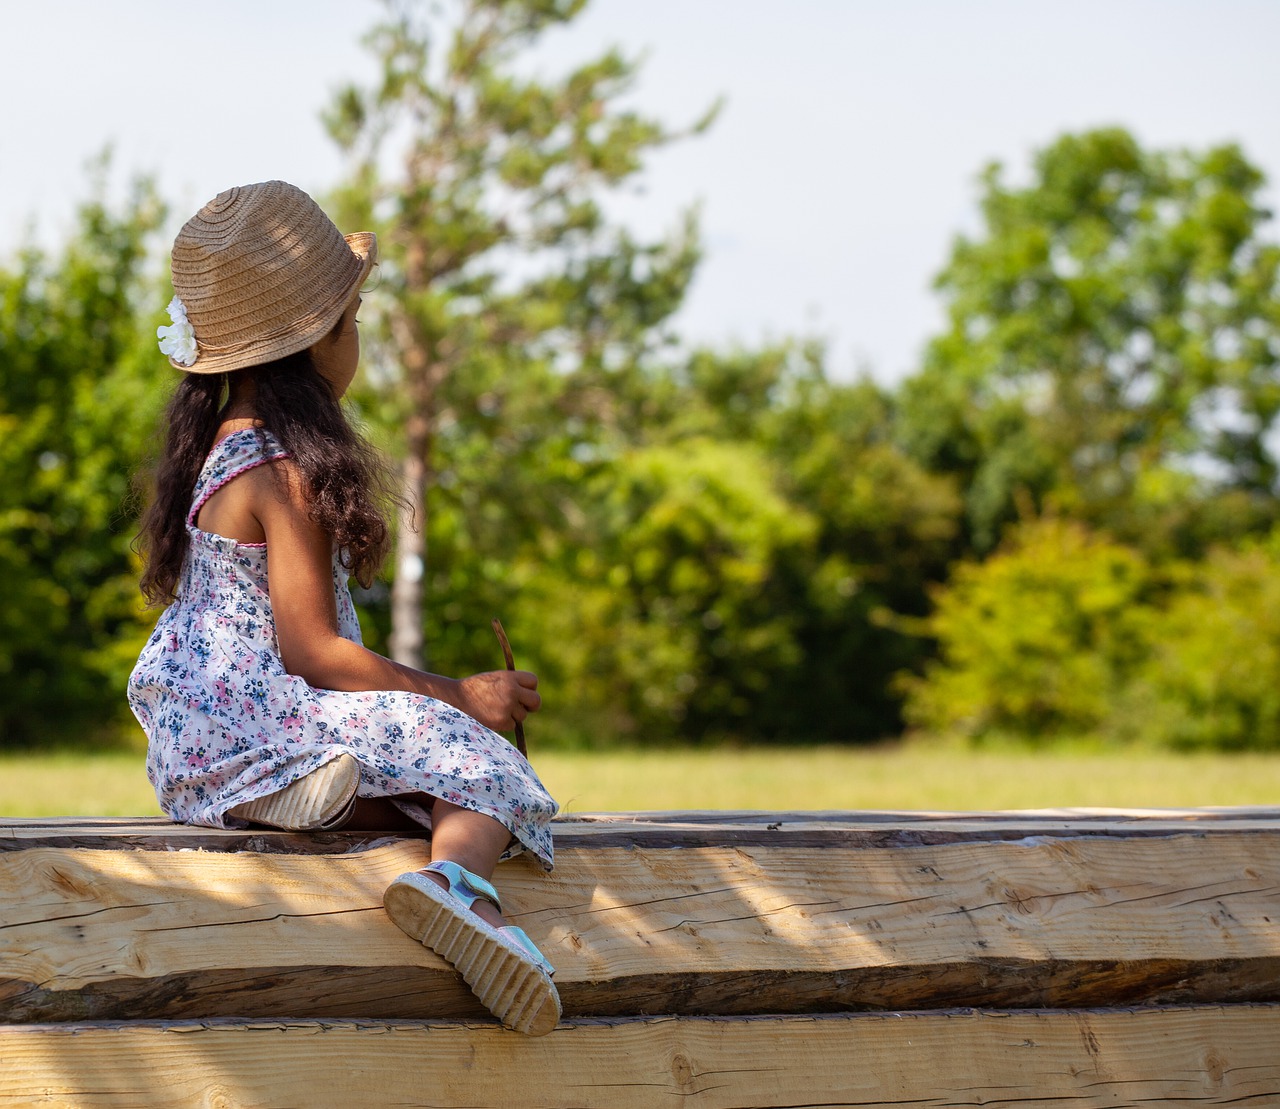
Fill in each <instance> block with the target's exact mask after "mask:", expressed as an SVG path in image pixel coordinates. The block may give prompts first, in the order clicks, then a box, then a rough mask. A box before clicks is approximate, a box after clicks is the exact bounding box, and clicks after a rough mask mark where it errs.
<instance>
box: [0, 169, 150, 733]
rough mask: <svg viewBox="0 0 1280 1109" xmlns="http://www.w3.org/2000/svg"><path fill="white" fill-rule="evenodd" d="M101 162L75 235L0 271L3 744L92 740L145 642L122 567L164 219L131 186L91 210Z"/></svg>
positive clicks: (121, 712)
mask: <svg viewBox="0 0 1280 1109" xmlns="http://www.w3.org/2000/svg"><path fill="white" fill-rule="evenodd" d="M105 173H106V162H105V159H104V161H103V162H102V163H101V164H100V165H99V167H98V169H97V171H96V187H95V190H94V194H93V196H92V198H91V199H90V200H89V201H88V202H86V203H85V204H84V205H83V206H82V207H81V208H80V210H79V214H78V223H77V227H76V231H75V234H74V236H73V237H72V238H71V239H70V241H69V242H68V243H67V245H66V246H65V247H64V248H63V249H62V250H61V252H60V253H58V254H56V255H54V256H50V255H48V254H46V253H45V252H43V251H41V250H38V249H36V248H35V247H29V248H27V249H26V250H24V251H23V252H22V253H21V254H20V255H19V257H18V258H17V259H16V264H15V265H14V266H13V267H12V268H10V269H5V270H0V469H2V470H3V472H4V475H5V480H4V483H3V486H2V487H0V577H3V580H4V581H5V582H6V583H7V584H6V587H5V589H4V590H3V593H2V594H0V743H2V744H6V745H15V744H27V743H37V742H46V743H47V742H51V741H56V740H69V739H80V740H83V739H85V738H101V737H103V736H105V735H107V734H108V732H109V726H110V725H112V724H115V723H118V722H119V721H120V720H121V718H122V717H123V716H126V715H127V709H126V707H125V703H124V696H123V688H124V679H125V676H126V675H127V673H128V671H129V668H130V667H131V666H132V664H133V662H134V660H135V659H136V656H137V651H138V649H139V647H140V646H141V638H142V636H143V635H144V634H145V631H144V620H143V617H142V616H141V613H140V598H139V596H138V589H137V570H136V566H134V565H133V563H132V562H131V559H130V553H129V541H130V538H131V536H132V533H133V523H134V521H133V518H132V516H131V514H130V512H129V511H128V502H129V500H130V489H129V479H130V474H131V473H132V471H133V469H134V467H135V465H136V463H137V462H138V460H139V459H140V458H141V457H142V456H143V455H144V453H145V451H146V449H147V442H148V436H149V434H150V432H151V431H152V429H153V427H154V423H155V418H156V416H157V410H158V407H159V405H160V403H162V400H163V389H162V387H161V386H160V384H159V382H158V381H157V380H156V379H157V376H158V375H159V374H160V373H162V372H164V371H163V370H162V369H157V366H163V359H160V358H158V357H157V356H156V353H155V343H154V338H152V337H151V336H152V335H153V334H154V331H153V330H152V331H151V332H150V333H149V332H148V327H152V328H153V326H154V325H153V324H146V323H144V322H142V321H143V318H144V317H142V316H141V315H140V313H141V312H142V311H143V310H144V309H143V307H142V306H140V301H142V302H144V304H145V310H148V311H149V310H150V309H152V308H154V306H155V305H156V304H158V303H160V301H159V299H158V294H157V293H155V292H154V283H153V282H151V281H149V280H148V278H147V276H146V273H145V262H146V245H147V237H148V235H149V233H150V232H151V231H153V230H154V229H155V228H156V227H157V226H158V224H159V222H160V220H161V219H162V216H163V212H162V208H161V206H160V204H159V203H158V201H157V199H156V197H155V194H154V192H153V190H152V187H151V185H150V184H149V183H148V182H146V181H139V182H135V184H134V185H133V188H132V191H131V194H130V195H129V197H128V199H127V200H126V202H125V203H124V205H123V206H122V208H121V210H119V211H113V210H111V209H110V208H109V207H108V206H107V204H106V202H105V201H104V200H103V193H104V191H105V184H104V179H105Z"/></svg>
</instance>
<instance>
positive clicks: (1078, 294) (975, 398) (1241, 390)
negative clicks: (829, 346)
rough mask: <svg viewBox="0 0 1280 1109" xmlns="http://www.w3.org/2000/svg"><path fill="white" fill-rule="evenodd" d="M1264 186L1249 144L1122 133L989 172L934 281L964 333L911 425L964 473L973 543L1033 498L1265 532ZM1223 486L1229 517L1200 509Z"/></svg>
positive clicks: (1066, 142)
mask: <svg viewBox="0 0 1280 1109" xmlns="http://www.w3.org/2000/svg"><path fill="white" fill-rule="evenodd" d="M1264 184H1265V182H1264V179H1263V176H1262V174H1261V172H1260V171H1259V170H1258V169H1257V168H1256V167H1254V166H1253V165H1251V164H1250V163H1249V161H1248V160H1247V159H1246V158H1245V156H1244V155H1243V153H1242V152H1241V151H1240V150H1239V149H1238V148H1236V147H1234V146H1222V147H1217V148H1214V149H1210V150H1208V151H1206V152H1204V153H1194V152H1190V151H1172V152H1169V151H1144V150H1143V149H1141V148H1140V147H1139V146H1138V144H1137V143H1136V142H1135V140H1134V139H1133V138H1132V137H1131V136H1130V135H1128V134H1127V133H1125V132H1124V131H1121V130H1114V129H1113V130H1099V131H1093V132H1088V133H1085V134H1082V135H1067V136H1064V137H1063V138H1061V139H1059V140H1058V141H1056V142H1054V143H1053V144H1051V145H1050V146H1049V147H1047V148H1046V149H1044V150H1043V151H1041V152H1040V153H1039V154H1038V155H1037V156H1036V158H1035V161H1034V173H1033V176H1032V180H1031V181H1030V183H1028V184H1027V185H1025V186H1022V187H1019V186H1015V185H1011V184H1009V183H1008V182H1007V180H1006V179H1005V176H1004V173H1003V170H1002V168H1001V167H1000V166H999V165H992V166H990V167H989V168H988V169H987V170H986V172H985V173H984V174H983V176H982V190H983V192H982V200H981V212H982V218H983V228H982V230H981V232H980V233H979V234H977V235H976V236H973V237H964V236H962V237H960V238H958V239H957V240H956V243H955V246H954V248H953V250H952V254H951V260H950V262H949V263H948V265H947V267H946V269H945V270H943V272H942V273H941V275H940V276H939V278H938V281H937V284H938V287H939V289H940V290H941V291H942V293H943V295H944V297H945V298H946V301H947V308H948V313H949V318H950V325H949V328H948V330H947V331H946V333H945V334H943V335H942V336H940V337H939V338H938V339H936V340H935V341H934V342H933V343H932V344H931V346H930V348H929V351H928V354H927V358H926V365H925V368H924V370H923V372H922V373H921V374H920V375H919V376H917V377H916V378H914V379H912V380H911V381H909V382H908V383H906V385H905V386H904V390H903V401H904V418H903V421H902V425H901V427H902V436H903V441H904V442H905V443H906V444H907V445H908V447H909V448H910V450H911V451H912V452H913V454H914V456H915V457H917V458H919V459H920V460H921V461H922V462H924V463H925V464H926V465H928V466H929V467H930V468H932V469H936V470H940V471H944V472H949V473H954V474H957V475H958V476H959V477H960V480H961V482H962V485H963V486H964V488H965V490H966V499H967V516H968V520H969V523H970V528H971V533H972V536H973V538H974V541H975V542H976V544H977V546H978V547H979V549H989V548H990V547H991V546H992V545H993V544H994V543H995V542H996V541H997V539H998V537H999V534H1000V530H1001V528H1002V527H1003V526H1004V524H1006V523H1007V522H1008V521H1010V520H1011V519H1013V518H1014V516H1015V514H1016V497H1017V495H1018V491H1019V490H1022V491H1024V492H1025V494H1027V495H1029V496H1030V497H1031V498H1032V500H1033V501H1034V502H1036V503H1044V502H1046V501H1052V502H1053V503H1054V504H1055V505H1056V506H1057V508H1058V510H1060V511H1064V512H1067V513H1069V514H1072V515H1077V516H1080V517H1082V518H1086V519H1089V520H1092V521H1094V522H1096V523H1100V524H1102V525H1104V526H1107V527H1108V528H1110V529H1111V530H1113V531H1116V532H1117V533H1118V534H1122V535H1130V536H1133V537H1134V538H1139V537H1141V538H1143V539H1144V540H1145V541H1146V542H1148V543H1153V542H1159V541H1161V540H1163V539H1165V538H1168V541H1169V542H1170V543H1172V544H1178V543H1181V544H1182V545H1183V546H1186V545H1187V544H1188V542H1189V541H1193V540H1194V541H1197V542H1198V541H1203V538H1204V536H1205V533H1206V532H1208V533H1209V534H1210V537H1211V533H1212V530H1213V528H1216V527H1227V528H1231V529H1234V530H1235V531H1237V532H1238V531H1240V530H1247V529H1251V528H1252V529H1256V528H1260V527H1262V528H1265V526H1266V525H1267V523H1268V522H1269V520H1270V519H1271V518H1272V517H1273V516H1274V514H1275V493H1276V481H1277V458H1276V454H1275V443H1276V438H1275V432H1276V425H1277V417H1278V416H1280V378H1278V376H1277V368H1278V366H1280V246H1277V245H1276V243H1274V242H1273V241H1269V240H1268V239H1266V238H1265V237H1264V234H1263V232H1264V228H1265V224H1266V222H1267V220H1268V218H1269V215H1270V213H1269V212H1267V211H1266V210H1265V209H1264V208H1263V207H1262V204H1261V199H1260V194H1261V190H1262V189H1263V187H1264ZM1224 495H1225V496H1230V497H1231V502H1230V503H1231V507H1230V510H1229V511H1218V510H1216V509H1214V508H1213V507H1212V506H1209V507H1204V506H1206V505H1207V504H1208V503H1209V502H1213V501H1215V500H1220V499H1221V498H1222V497H1223V496H1224ZM1188 506H1191V507H1190V508H1189V507H1188ZM1206 514H1207V519H1206ZM1193 545H1194V544H1193Z"/></svg>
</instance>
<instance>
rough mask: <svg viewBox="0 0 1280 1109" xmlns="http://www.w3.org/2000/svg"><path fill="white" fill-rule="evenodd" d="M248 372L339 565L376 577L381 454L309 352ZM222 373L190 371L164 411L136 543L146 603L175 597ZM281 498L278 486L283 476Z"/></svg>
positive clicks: (385, 480)
mask: <svg viewBox="0 0 1280 1109" xmlns="http://www.w3.org/2000/svg"><path fill="white" fill-rule="evenodd" d="M235 373H237V374H241V375H245V376H248V377H251V378H253V380H254V384H255V386H256V388H255V392H254V400H253V407H254V415H255V416H256V417H257V419H258V420H259V422H260V424H261V427H260V428H259V430H258V434H259V436H261V437H263V438H264V439H265V433H266V432H267V431H270V432H271V433H272V434H273V435H274V436H275V437H276V439H277V440H279V442H280V445H281V447H283V448H284V449H285V450H286V451H288V452H289V455H290V456H291V459H292V461H293V464H294V466H295V467H296V468H297V471H298V473H299V475H300V476H301V477H302V481H303V488H304V489H305V490H306V495H307V501H308V506H309V515H310V517H311V519H312V521H313V522H315V523H316V524H317V525H318V526H319V527H321V528H323V529H324V530H325V531H326V532H328V533H329V535H330V536H332V538H333V541H334V543H335V545H336V546H337V548H338V549H339V550H341V551H342V552H343V566H344V567H345V568H346V569H347V571H348V572H350V573H351V574H352V575H353V576H354V577H355V578H356V580H357V581H359V582H360V584H361V585H363V586H365V587H368V586H369V585H371V584H372V582H373V576H374V574H376V573H377V571H378V567H379V566H381V564H382V562H383V560H384V559H385V558H386V555H387V551H388V549H389V548H390V545H391V531H390V528H389V526H388V524H387V506H388V504H389V503H390V502H392V501H393V500H394V499H395V495H394V494H393V493H392V492H391V489H392V483H391V481H390V477H389V475H388V472H387V468H386V465H385V463H384V462H383V460H382V458H381V456H380V455H379V454H378V453H377V451H375V450H374V449H373V447H371V446H370V445H369V444H368V443H366V442H365V441H364V439H363V438H361V436H360V435H359V434H358V433H357V432H356V430H355V429H354V428H353V427H352V426H351V424H350V423H349V422H348V420H347V417H346V414H345V413H344V412H343V410H342V406H341V404H340V403H339V402H338V399H337V398H336V397H335V396H334V393H333V388H332V387H331V386H330V384H329V382H328V381H326V380H325V379H324V378H323V377H321V376H320V374H319V373H317V372H316V369H315V366H314V364H313V363H312V360H311V354H310V351H307V350H302V351H299V352H298V353H296V354H291V355H288V356H287V357H285V358H281V359H279V360H277V361H275V362H267V363H264V364H263V365H260V366H250V367H248V368H247V369H243V370H236V371H235ZM227 376H228V375H226V374H203V375H202V374H188V375H186V376H184V377H183V379H182V381H180V382H179V383H178V387H177V389H176V390H175V391H174V394H173V398H172V399H171V400H170V402H169V407H168V410H167V413H166V415H167V420H168V434H167V437H166V441H165V447H164V454H163V456H162V458H161V460H160V463H159V465H158V466H157V467H156V471H155V494H154V496H153V497H152V498H151V502H150V505H149V506H148V508H147V511H146V513H145V514H144V516H143V519H142V526H141V529H140V532H139V534H138V538H137V541H136V544H137V546H138V548H139V549H140V550H141V551H142V552H143V554H144V557H145V566H144V569H143V574H142V581H141V586H142V593H143V595H144V596H145V597H146V598H147V601H148V602H149V603H151V604H165V603H168V602H171V601H173V600H174V599H175V596H176V590H177V585H178V579H179V576H180V575H181V572H182V562H183V559H184V558H185V557H186V553H187V546H188V544H189V542H190V540H189V538H188V536H187V528H186V522H187V512H188V511H189V510H190V507H191V496H192V492H193V489H194V487H195V483H196V478H197V477H199V474H200V469H201V467H202V466H203V465H204V460H205V458H206V457H207V456H208V454H209V451H210V450H211V449H212V447H213V439H214V436H215V435H216V434H217V430H218V425H219V423H220V410H221V406H222V398H223V394H224V391H225V389H226V387H227V382H226V378H227ZM280 488H281V495H282V496H283V495H284V484H283V481H281V485H280Z"/></svg>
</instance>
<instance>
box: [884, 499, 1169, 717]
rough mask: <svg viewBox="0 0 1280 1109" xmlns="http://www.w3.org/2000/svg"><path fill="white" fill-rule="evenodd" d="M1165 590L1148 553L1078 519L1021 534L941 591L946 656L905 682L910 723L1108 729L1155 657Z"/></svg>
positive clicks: (1050, 521)
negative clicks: (1155, 623) (1132, 681)
mask: <svg viewBox="0 0 1280 1109" xmlns="http://www.w3.org/2000/svg"><path fill="white" fill-rule="evenodd" d="M1156 591H1157V583H1156V582H1155V580H1154V575H1153V573H1152V570H1151V568H1150V566H1149V565H1148V564H1147V562H1146V560H1145V559H1144V558H1143V556H1142V555H1141V554H1140V553H1139V552H1137V551H1135V550H1133V549H1131V548H1129V547H1125V546H1123V545H1121V544H1119V543H1116V542H1114V541H1113V540H1110V539H1107V538H1106V537H1105V536H1103V535H1099V534H1095V533H1093V532H1091V531H1090V530H1089V529H1088V528H1087V527H1086V526H1085V525H1084V524H1082V523H1080V522H1078V521H1074V520H1061V519H1055V518H1052V517H1045V518H1042V519H1038V520H1032V521H1028V522H1026V523H1023V524H1020V525H1019V526H1017V527H1016V528H1014V529H1012V530H1011V531H1010V533H1009V535H1008V536H1007V538H1006V540H1005V542H1004V544H1003V545H1002V546H1001V548H1000V549H999V550H997V551H996V552H995V553H994V554H992V555H991V556H990V557H988V558H986V559H985V560H983V561H980V562H979V561H970V562H964V563H961V564H959V565H958V566H956V568H955V569H954V570H953V572H952V575H951V578H950V579H949V581H948V582H947V585H946V588H944V589H941V590H939V591H938V593H937V596H936V601H937V604H936V608H935V610H934V612H933V613H932V614H931V615H930V617H929V618H928V620H927V625H928V631H929V633H930V635H931V636H932V637H933V638H934V639H936V640H937V643H938V657H937V659H936V660H935V661H932V662H931V663H929V664H928V665H927V666H926V667H925V670H924V673H923V675H921V676H912V677H908V678H905V679H904V680H903V682H902V684H903V687H904V688H905V690H906V693H907V717H908V719H909V720H910V721H911V722H912V723H914V724H916V725H917V726H919V727H922V728H927V729H930V730H935V731H943V732H953V733H954V732H959V733H962V734H965V735H969V736H973V737H981V736H986V735H991V734H1005V735H1009V734H1021V735H1028V736H1035V737H1037V738H1051V737H1054V736H1060V735H1064V734H1065V735H1069V736H1070V735H1081V734H1087V733H1090V732H1094V731H1096V730H1097V729H1098V728H1099V727H1100V726H1102V725H1103V724H1104V722H1105V721H1107V719H1108V717H1109V716H1110V714H1111V713H1112V711H1113V706H1114V705H1115V703H1116V700H1117V697H1118V695H1119V694H1120V693H1121V692H1123V690H1124V689H1125V686H1126V684H1127V682H1128V680H1129V678H1130V676H1131V675H1132V673H1133V671H1134V669H1135V667H1137V666H1138V665H1139V663H1140V662H1141V661H1142V660H1143V659H1144V658H1145V657H1146V655H1147V654H1148V648H1149V644H1150V631H1151V629H1150V627H1149V625H1150V608H1149V606H1150V604H1151V602H1152V598H1153V594H1154V593H1155V592H1156Z"/></svg>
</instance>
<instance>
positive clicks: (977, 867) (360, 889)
mask: <svg viewBox="0 0 1280 1109" xmlns="http://www.w3.org/2000/svg"><path fill="white" fill-rule="evenodd" d="M757 831H759V829H757ZM295 838H297V837H295ZM179 842H180V841H179ZM784 842H785V841H784ZM333 846H334V847H336V848H337V849H339V850H342V849H343V848H342V845H341V843H335V844H334V845H333ZM426 859H427V846H426V844H425V843H424V842H423V841H422V840H420V839H387V838H383V839H382V840H380V841H378V842H376V843H374V844H372V845H365V847H364V849H363V850H360V849H357V850H346V851H344V853H341V854H331V855H317V854H308V855H303V854H281V853H249V852H244V851H240V852H234V853H230V852H213V851H200V850H168V851H159V850H152V851H135V850H87V849H71V848H65V847H49V846H28V847H27V848H26V849H24V850H14V851H9V852H3V853H0V906H2V908H0V914H2V916H0V1019H3V1020H7V1021H10V1022H14V1021H36V1020H39V1021H56V1020H75V1019H113V1018H125V1017H133V1018H137V1017H164V1018H181V1017H192V1018H196V1017H199V1018H207V1017H218V1016H269V1017H383V1018H424V1017H440V1016H444V1017H465V1016H469V1015H473V1014H477V1013H478V1010H477V1008H476V1006H475V1002H474V1001H473V1000H472V998H471V996H470V994H469V993H468V992H467V991H466V990H465V989H464V988H463V987H462V985H461V984H460V982H459V980H458V979H457V977H456V976H455V975H454V974H453V972H452V971H451V970H450V969H449V968H448V967H447V966H446V965H445V964H443V963H442V962H441V961H440V960H439V959H438V958H436V956H434V955H433V954H432V953H430V952H428V951H426V950H425V949H423V948H421V947H420V946H418V945H416V944H414V943H413V942H412V941H410V940H408V939H407V938H406V937H405V936H403V935H402V934H401V933H400V932H399V931H398V930H397V929H396V928H395V927H394V925H392V924H391V923H390V922H389V921H388V920H387V918H386V917H385V915H384V914H383V912H382V910H381V907H380V906H381V896H382V891H383V889H384V888H385V886H386V884H387V883H388V882H389V881H390V880H391V878H393V877H394V876H395V875H396V874H398V873H400V872H402V871H404V870H408V869H412V868H414V867H417V866H420V865H422V864H423V863H424V862H425V861H426ZM497 883H498V886H499V888H500V890H501V891H502V892H503V895H504V897H505V898H506V900H507V902H508V904H509V907H510V909H511V912H510V916H511V917H512V918H513V921H515V922H518V923H520V924H522V925H523V926H524V927H525V928H526V930H527V931H528V932H529V933H530V934H531V935H532V936H533V938H534V939H535V941H536V942H538V943H539V944H540V946H542V948H543V950H544V951H545V952H546V953H547V955H548V957H549V958H550V959H551V960H552V962H553V963H555V964H556V965H557V967H558V968H559V973H558V974H557V982H558V983H559V985H560V989H561V994H562V998H563V1000H564V1006H565V1013H566V1015H567V1016H571V1017H572V1016H592V1015H634V1014H644V1013H684V1014H698V1013H719V1014H744V1013H759V1012H782V1013H788V1012H790V1013H795V1012H821V1011H844V1010H850V1009H921V1008H939V1007H944V1006H952V1005H982V1006H1027V1007H1035V1006H1053V1007H1056V1006H1072V1007H1079V1006H1087V1007H1092V1006H1097V1005H1111V1004H1124V1003H1139V1002H1143V1003H1146V1002H1165V1003H1191V1002H1228V1001H1229V1002H1235V1001H1275V1000H1280V931H1278V930H1277V924H1276V922H1277V920H1278V919H1280V915H1278V914H1280V835H1277V834H1269V833H1266V832H1262V831H1257V830H1253V831H1239V830H1234V829H1230V828H1228V829H1224V830H1219V831H1215V832H1214V833H1213V834H1205V833H1204V832H1202V831H1200V830H1199V828H1195V829H1194V830H1193V831H1191V832H1184V833H1183V834H1171V835H1161V836H1153V835H1148V836H1138V837H1121V836H1074V837H1073V836H1042V835H1033V836H1024V837H1022V838H1018V839H998V840H991V841H988V840H985V839H981V838H980V839H977V840H972V841H964V840H960V841H952V842H947V843H942V844H936V845H917V846H897V845H890V846H878V845H876V846H865V845H864V846H856V847H845V848H837V849H833V848H830V847H821V848H814V847H808V846H776V847H774V846H751V847H742V846H728V847H686V848H683V849H667V848H647V847H644V848H641V847H618V846H598V845H596V844H594V843H584V844H579V845H576V846H565V847H564V848H563V849H562V850H561V851H560V853H559V865H558V868H557V872H556V874H555V875H553V876H551V877H546V876H544V875H542V874H541V873H540V872H538V871H537V870H536V869H535V868H534V867H533V865H532V864H529V863H527V862H523V861H519V860H518V861H516V862H513V863H510V864H507V865H504V866H503V867H501V868H500V869H499V872H498V876H497Z"/></svg>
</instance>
